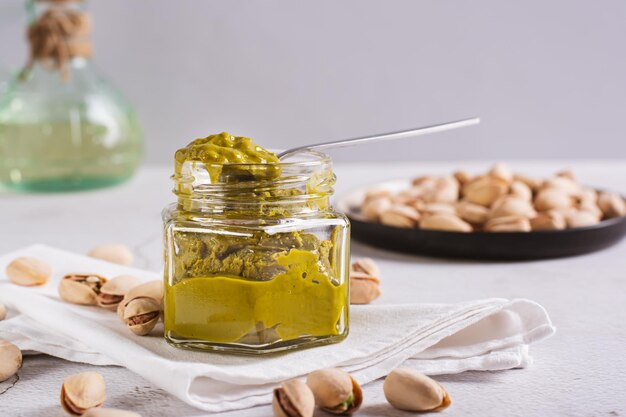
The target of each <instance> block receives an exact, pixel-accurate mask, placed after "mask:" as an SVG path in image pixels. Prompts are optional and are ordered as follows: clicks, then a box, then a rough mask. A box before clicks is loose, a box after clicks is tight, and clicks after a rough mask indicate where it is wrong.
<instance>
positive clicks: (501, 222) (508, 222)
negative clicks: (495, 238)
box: [485, 216, 531, 232]
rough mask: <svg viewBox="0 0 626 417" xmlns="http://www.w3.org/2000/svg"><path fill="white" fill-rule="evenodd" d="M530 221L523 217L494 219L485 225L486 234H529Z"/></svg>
mask: <svg viewBox="0 0 626 417" xmlns="http://www.w3.org/2000/svg"><path fill="white" fill-rule="evenodd" d="M530 230H531V227H530V221H529V220H528V218H526V217H524V216H505V217H496V218H493V219H491V220H489V221H488V222H487V223H485V231H486V232H530Z"/></svg>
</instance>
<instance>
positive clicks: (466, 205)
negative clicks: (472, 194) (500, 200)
mask: <svg viewBox="0 0 626 417" xmlns="http://www.w3.org/2000/svg"><path fill="white" fill-rule="evenodd" d="M456 214H457V215H458V216H459V217H460V218H461V219H463V220H465V221H467V222H470V223H473V224H483V223H484V222H486V221H487V217H488V215H489V209H488V208H487V207H484V206H481V205H479V204H474V203H470V202H469V201H461V202H460V203H459V204H457V206H456Z"/></svg>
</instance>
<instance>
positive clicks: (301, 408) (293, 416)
mask: <svg viewBox="0 0 626 417" xmlns="http://www.w3.org/2000/svg"><path fill="white" fill-rule="evenodd" d="M272 410H273V411H274V416H275V417H313V411H315V398H314V397H313V393H312V392H311V388H309V386H308V385H307V384H305V383H304V382H302V381H300V380H298V379H292V380H289V381H286V382H283V383H282V384H281V386H280V387H279V388H276V389H275V390H274V394H273V397H272Z"/></svg>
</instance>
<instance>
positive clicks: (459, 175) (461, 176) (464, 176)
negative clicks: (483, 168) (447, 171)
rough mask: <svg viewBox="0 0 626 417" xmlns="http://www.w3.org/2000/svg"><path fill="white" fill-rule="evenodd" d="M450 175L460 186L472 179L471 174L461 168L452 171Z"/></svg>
mask: <svg viewBox="0 0 626 417" xmlns="http://www.w3.org/2000/svg"><path fill="white" fill-rule="evenodd" d="M452 176H453V177H454V178H455V179H456V180H457V181H458V182H459V185H460V186H461V187H463V186H464V185H465V184H467V183H468V182H470V181H471V180H472V176H471V175H470V173H469V172H467V171H464V170H462V169H460V170H458V171H454V174H452Z"/></svg>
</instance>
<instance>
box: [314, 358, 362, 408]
mask: <svg viewBox="0 0 626 417" xmlns="http://www.w3.org/2000/svg"><path fill="white" fill-rule="evenodd" d="M306 383H307V385H308V386H309V387H310V388H311V391H312V392H313V395H314V396H315V402H316V403H317V405H318V406H320V407H321V408H322V409H324V410H325V411H328V412H330V413H333V414H352V413H354V412H355V411H357V410H358V409H359V407H360V406H361V403H362V402H363V393H362V392H361V387H360V386H359V384H358V383H357V382H356V381H355V380H354V378H352V376H350V374H349V373H347V372H345V371H343V370H341V369H334V368H333V369H321V370H318V371H314V372H311V373H310V374H309V376H308V377H307V380H306Z"/></svg>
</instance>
